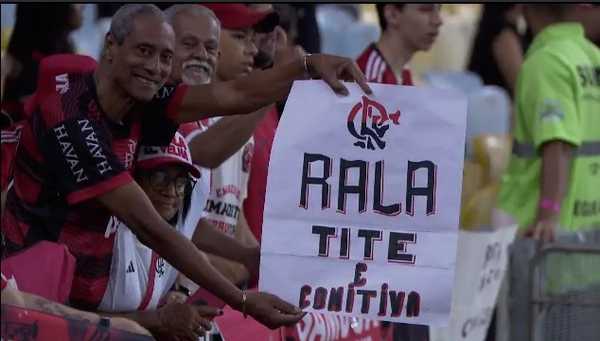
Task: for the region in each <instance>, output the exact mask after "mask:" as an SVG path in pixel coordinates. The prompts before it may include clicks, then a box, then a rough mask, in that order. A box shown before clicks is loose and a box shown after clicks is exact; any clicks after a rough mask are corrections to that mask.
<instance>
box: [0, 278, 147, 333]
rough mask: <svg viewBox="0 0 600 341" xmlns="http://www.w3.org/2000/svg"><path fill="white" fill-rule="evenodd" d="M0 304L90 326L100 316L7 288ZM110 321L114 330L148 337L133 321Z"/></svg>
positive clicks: (121, 319) (113, 318) (112, 319)
mask: <svg viewBox="0 0 600 341" xmlns="http://www.w3.org/2000/svg"><path fill="white" fill-rule="evenodd" d="M2 304H10V305H13V306H16V307H21V308H26V309H33V310H38V311H41V312H44V313H48V314H52V315H55V316H62V317H64V318H66V319H69V320H80V321H83V322H85V323H90V324H96V323H98V321H100V315H98V314H94V313H90V312H87V311H83V310H77V309H74V308H71V307H67V306H66V305H63V304H60V303H58V302H53V301H50V300H48V299H45V298H43V297H40V296H37V295H34V294H30V293H26V292H23V291H19V290H16V289H13V288H11V287H9V286H7V287H6V288H4V289H2ZM110 320H111V326H112V327H114V328H116V329H120V330H124V331H127V332H130V333H135V334H142V335H150V333H149V332H148V331H147V330H146V329H144V328H142V327H140V325H138V324H137V323H136V322H134V321H131V320H128V319H124V318H119V317H112V318H111V319H110Z"/></svg>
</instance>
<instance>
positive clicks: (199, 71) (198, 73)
mask: <svg viewBox="0 0 600 341" xmlns="http://www.w3.org/2000/svg"><path fill="white" fill-rule="evenodd" d="M184 70H185V72H186V73H187V74H188V75H191V76H195V77H203V76H207V75H210V73H211V72H210V70H209V68H208V67H206V66H203V65H189V66H186V67H185V69H184Z"/></svg>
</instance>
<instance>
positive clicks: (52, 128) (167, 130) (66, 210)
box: [2, 55, 186, 309]
mask: <svg viewBox="0 0 600 341" xmlns="http://www.w3.org/2000/svg"><path fill="white" fill-rule="evenodd" d="M88 59H89V57H83V56H77V55H56V56H51V57H48V58H46V59H44V60H42V65H44V64H48V65H50V66H48V67H41V70H53V72H52V74H51V75H46V76H45V77H44V75H41V78H40V81H39V82H38V84H39V87H38V89H37V91H36V95H35V107H34V110H33V112H32V114H31V115H30V116H29V117H28V118H27V120H26V121H25V122H24V123H23V128H22V130H21V137H20V142H19V148H18V150H17V153H16V157H15V165H14V185H13V187H12V188H11V189H10V190H9V192H8V195H7V203H6V211H5V214H4V215H3V217H2V229H3V232H4V235H5V237H6V245H7V247H6V249H7V252H8V254H11V253H14V252H16V251H18V250H20V249H23V248H25V247H28V246H30V245H32V244H34V243H35V242H37V241H39V240H50V241H55V242H59V243H63V244H65V245H67V247H68V248H69V251H70V252H71V253H72V254H73V256H75V258H76V260H77V265H76V270H75V277H74V280H73V289H72V291H71V297H70V299H71V303H72V304H73V305H74V306H77V307H80V308H84V309H94V308H95V307H96V306H97V305H98V304H99V302H100V300H101V299H102V296H103V295H104V291H105V289H106V285H107V283H108V276H109V273H110V266H111V260H112V250H113V241H114V233H111V232H114V225H115V223H116V221H117V220H116V219H114V218H113V217H112V215H111V213H110V212H109V211H108V210H107V209H106V208H105V207H104V206H101V205H100V204H99V203H98V202H97V201H95V200H89V199H93V198H96V197H98V196H100V195H102V194H104V193H107V192H109V191H111V190H113V189H116V188H118V187H120V186H123V185H125V184H127V183H130V182H131V181H133V179H132V176H131V175H130V171H131V170H132V167H133V164H134V160H135V159H136V153H137V147H138V144H140V143H143V144H146V145H167V144H168V143H169V142H170V141H171V139H172V137H173V135H174V133H175V131H176V130H177V124H176V123H175V122H174V120H173V118H174V117H175V115H176V114H177V112H178V106H179V103H180V102H181V100H182V98H183V95H184V94H185V89H186V87H185V86H182V87H174V86H173V87H168V88H163V89H161V90H160V91H159V92H158V94H157V96H156V97H155V98H154V99H153V100H152V101H151V102H150V103H147V104H146V105H140V106H139V107H138V108H136V110H135V112H133V113H131V114H130V115H128V116H127V117H126V118H125V120H124V122H123V124H117V123H114V122H112V121H110V120H109V119H108V117H107V116H106V114H105V113H104V112H103V111H102V110H101V108H100V105H99V103H98V99H97V95H96V88H95V82H94V79H93V74H92V73H91V72H87V71H86V72H65V73H58V71H59V70H60V65H76V64H77V63H81V62H82V61H83V62H87V61H88ZM41 72H42V71H41Z"/></svg>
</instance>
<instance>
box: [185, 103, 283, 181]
mask: <svg viewBox="0 0 600 341" xmlns="http://www.w3.org/2000/svg"><path fill="white" fill-rule="evenodd" d="M272 108H273V106H271V105H269V106H266V107H263V108H261V109H259V110H257V111H255V112H254V113H252V114H249V115H235V116H229V117H223V118H222V119H220V120H219V121H218V122H217V123H215V124H213V125H211V126H210V127H209V128H208V129H207V130H206V131H204V132H202V133H200V134H198V135H196V136H194V137H193V138H192V139H191V141H189V143H188V144H189V146H190V153H191V154H192V161H193V162H194V163H195V164H197V165H199V166H202V167H206V168H210V169H213V168H216V167H219V165H221V164H222V163H223V162H224V161H225V160H227V159H229V157H231V155H233V154H234V153H235V152H236V151H238V150H239V149H240V148H242V146H244V144H245V143H246V142H248V139H249V138H250V137H251V136H252V134H253V133H254V129H255V128H256V126H257V125H258V123H259V122H260V121H261V120H262V119H263V117H265V114H266V113H267V112H268V111H269V110H271V109H272Z"/></svg>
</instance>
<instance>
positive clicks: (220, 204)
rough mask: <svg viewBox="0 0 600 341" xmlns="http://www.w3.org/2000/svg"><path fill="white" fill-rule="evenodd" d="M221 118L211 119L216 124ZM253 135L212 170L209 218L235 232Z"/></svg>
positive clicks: (243, 196) (207, 202) (252, 149)
mask: <svg viewBox="0 0 600 341" xmlns="http://www.w3.org/2000/svg"><path fill="white" fill-rule="evenodd" d="M218 119H219V118H212V119H210V120H209V125H212V124H214V123H215V122H217V121H218ZM253 151H254V139H253V138H252V137H251V138H250V139H249V140H248V142H246V144H245V145H244V146H243V147H242V148H241V149H240V150H238V151H237V152H235V154H233V155H232V156H231V157H230V158H229V159H227V160H226V161H225V162H223V163H222V164H221V166H219V167H218V168H215V169H213V170H212V172H211V181H212V183H211V188H210V194H209V196H208V200H207V201H206V205H205V207H204V211H205V212H206V214H207V219H208V220H209V221H210V222H211V223H212V224H214V225H215V226H216V227H217V228H219V229H220V230H221V231H223V232H225V233H227V234H228V235H230V236H233V235H234V233H235V227H236V225H237V222H238V218H239V215H240V214H241V209H242V203H243V202H244V199H245V198H246V196H247V195H248V179H249V176H250V164H251V161H252V154H253Z"/></svg>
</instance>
